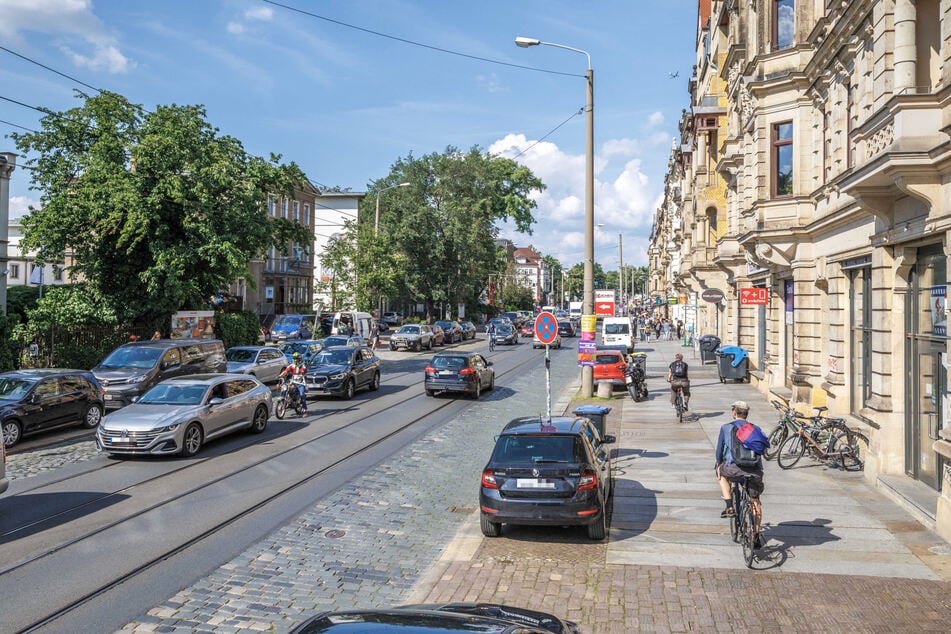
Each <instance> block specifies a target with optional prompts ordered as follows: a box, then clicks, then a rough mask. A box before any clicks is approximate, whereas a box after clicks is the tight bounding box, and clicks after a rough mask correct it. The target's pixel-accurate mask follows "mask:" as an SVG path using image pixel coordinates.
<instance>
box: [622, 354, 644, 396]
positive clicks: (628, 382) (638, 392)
mask: <svg viewBox="0 0 951 634" xmlns="http://www.w3.org/2000/svg"><path fill="white" fill-rule="evenodd" d="M624 386H625V387H626V388H627V393H628V394H630V395H631V398H632V399H634V401H635V402H640V401H646V400H647V375H646V374H645V373H644V368H643V367H641V364H640V363H638V362H637V361H635V360H634V359H633V358H632V359H631V360H630V361H629V363H628V365H627V369H625V370H624Z"/></svg>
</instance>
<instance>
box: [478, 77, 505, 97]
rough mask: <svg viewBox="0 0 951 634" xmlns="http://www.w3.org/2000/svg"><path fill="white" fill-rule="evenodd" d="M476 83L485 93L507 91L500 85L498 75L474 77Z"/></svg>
mask: <svg viewBox="0 0 951 634" xmlns="http://www.w3.org/2000/svg"><path fill="white" fill-rule="evenodd" d="M476 81H477V82H478V83H479V85H480V86H481V87H482V88H484V89H485V90H486V91H487V92H491V93H497V92H508V89H507V88H506V87H505V86H503V85H502V83H501V82H500V81H499V77H498V75H496V74H495V73H492V74H490V75H476Z"/></svg>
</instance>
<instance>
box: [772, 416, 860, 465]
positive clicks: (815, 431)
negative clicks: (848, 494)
mask: <svg viewBox="0 0 951 634" xmlns="http://www.w3.org/2000/svg"><path fill="white" fill-rule="evenodd" d="M867 451H868V438H867V437H866V436H865V434H863V433H861V432H857V431H854V430H852V429H849V428H848V427H845V428H844V429H843V428H840V427H839V426H838V424H837V423H826V424H822V425H806V424H803V425H801V426H799V427H797V428H796V429H795V432H794V433H793V434H792V435H790V436H789V437H788V438H786V440H784V441H783V444H782V445H780V447H779V451H778V452H777V454H776V462H777V463H778V464H779V466H780V467H782V468H783V469H790V468H792V467H794V466H795V465H796V463H798V462H799V460H800V459H801V458H802V457H803V456H804V455H805V454H806V453H807V452H808V453H809V455H810V456H811V457H812V458H814V459H816V460H818V461H820V462H826V463H827V464H828V465H829V466H831V467H834V468H836V469H843V470H845V471H861V470H862V469H863V468H864V467H865V454H866V452H867Z"/></svg>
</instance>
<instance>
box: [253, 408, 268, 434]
mask: <svg viewBox="0 0 951 634" xmlns="http://www.w3.org/2000/svg"><path fill="white" fill-rule="evenodd" d="M265 429H267V405H258V407H257V409H256V410H254V418H252V419H251V433H252V434H260V433H261V432H263V431H264V430H265Z"/></svg>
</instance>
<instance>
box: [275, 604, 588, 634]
mask: <svg viewBox="0 0 951 634" xmlns="http://www.w3.org/2000/svg"><path fill="white" fill-rule="evenodd" d="M344 632H360V633H361V634H382V633H383V632H388V633H390V634H393V633H395V632H407V633H408V632H413V633H420V634H421V633H422V632H438V634H454V633H458V634H472V633H473V632H486V633H488V632H518V633H519V634H580V633H581V629H580V628H579V627H578V624H577V623H574V622H573V621H562V620H561V619H559V618H558V617H557V616H555V615H553V614H548V613H547V612H538V611H537V610H527V609H525V608H519V607H515V606H510V605H499V604H495V603H440V604H435V603H434V604H417V605H401V606H397V607H393V608H376V609H365V610H341V611H338V612H321V613H320V614H317V615H315V616H312V617H311V618H309V619H307V620H306V621H304V622H303V623H301V624H300V625H298V626H297V627H295V628H294V629H293V630H291V634H318V633H322V634H337V633H340V634H343V633H344Z"/></svg>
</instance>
